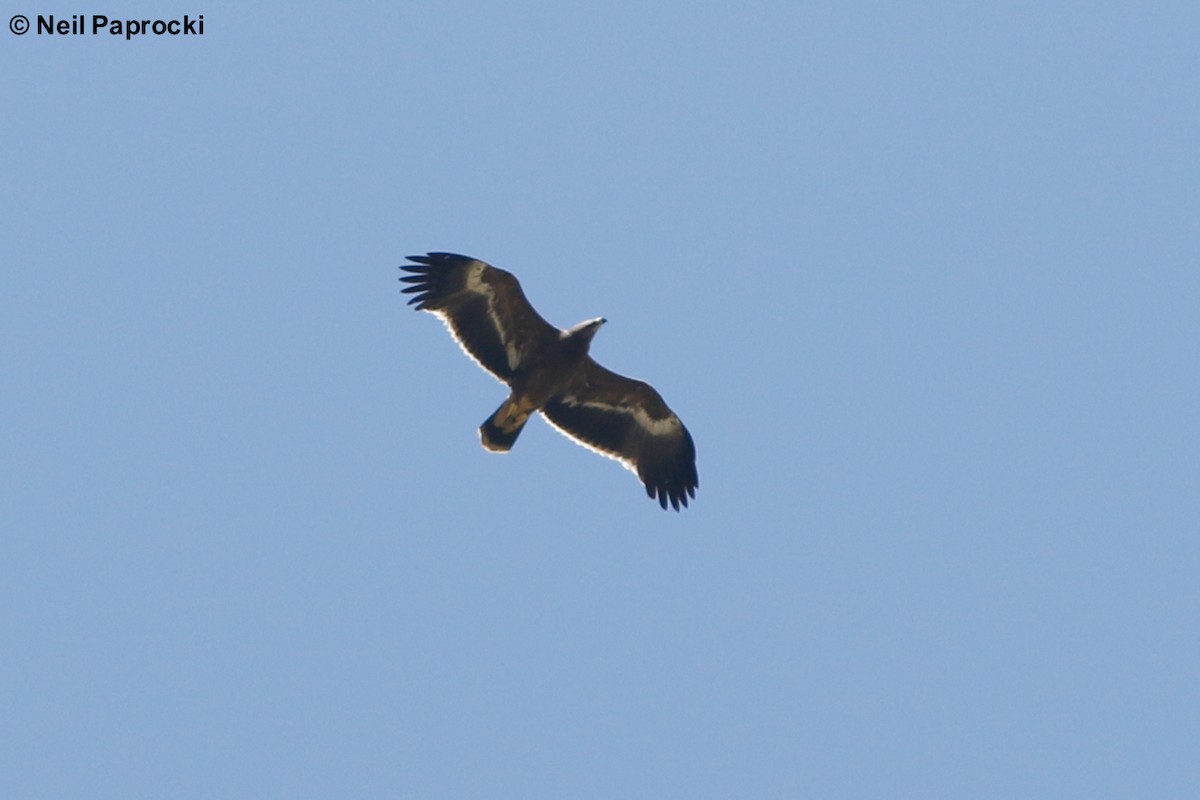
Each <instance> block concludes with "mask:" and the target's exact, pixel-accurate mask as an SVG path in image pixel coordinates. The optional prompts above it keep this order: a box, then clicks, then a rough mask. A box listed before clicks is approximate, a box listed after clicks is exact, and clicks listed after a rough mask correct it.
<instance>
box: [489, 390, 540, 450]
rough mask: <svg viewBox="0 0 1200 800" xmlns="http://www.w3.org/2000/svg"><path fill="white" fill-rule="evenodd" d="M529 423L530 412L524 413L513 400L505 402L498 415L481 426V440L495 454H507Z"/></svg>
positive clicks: (491, 417) (498, 409)
mask: <svg viewBox="0 0 1200 800" xmlns="http://www.w3.org/2000/svg"><path fill="white" fill-rule="evenodd" d="M528 421H529V412H528V411H522V410H521V407H520V406H518V405H517V404H516V403H514V402H513V401H512V400H511V399H509V400H505V401H504V402H503V403H501V404H500V407H499V408H497V409H496V413H495V414H492V415H491V416H490V417H488V418H487V422H485V423H483V424H482V425H480V426H479V440H480V441H481V442H483V446H484V447H486V448H487V449H488V450H491V451H492V452H493V453H507V452H508V451H509V450H511V449H512V446H513V444H515V443H516V441H517V437H518V436H520V435H521V429H522V428H524V427H525V423H526V422H528Z"/></svg>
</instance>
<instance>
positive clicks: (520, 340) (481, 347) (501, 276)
mask: <svg viewBox="0 0 1200 800" xmlns="http://www.w3.org/2000/svg"><path fill="white" fill-rule="evenodd" d="M408 260H409V261H412V262H414V263H413V264H410V265H407V266H404V267H401V269H403V270H404V271H405V272H410V273H412V274H411V275H409V276H406V277H403V278H401V279H400V280H401V281H403V282H404V283H409V284H412V285H411V286H408V287H406V288H405V289H403V292H404V293H405V294H412V295H415V296H414V297H412V298H411V299H410V300H409V301H408V303H409V305H415V306H416V307H417V310H418V311H428V312H430V313H432V314H436V315H437V316H438V317H439V318H440V319H441V320H442V322H444V323H446V327H447V328H449V329H450V334H451V335H452V336H453V337H454V340H455V341H456V342H458V344H459V346H460V347H462V349H463V350H464V351H465V352H466V354H467V355H469V356H470V357H471V358H473V359H474V360H475V362H476V363H478V364H479V366H481V367H483V368H484V369H486V370H487V371H488V372H490V373H492V374H493V375H495V376H496V377H497V378H498V379H500V380H501V381H503V382H504V383H509V382H510V381H511V380H512V377H513V374H514V373H515V372H516V371H517V370H518V369H520V368H521V365H522V364H523V363H524V362H525V359H526V358H528V357H529V356H530V355H531V354H535V353H537V352H538V351H539V350H540V349H541V348H542V347H545V346H546V345H547V344H548V343H551V342H556V341H557V340H558V333H559V331H558V328H555V327H554V326H553V325H551V324H550V323H549V322H546V320H544V319H542V316H541V315H540V314H538V312H537V311H536V310H535V309H534V307H533V306H532V305H530V304H529V301H528V300H526V299H525V293H524V292H523V291H521V284H520V283H518V282H517V279H516V277H514V276H513V274H512V273H510V272H505V271H504V270H502V269H499V268H498V267H493V266H492V265H491V264H486V263H484V262H483V261H480V260H479V259H477V258H471V257H470V256H461V255H458V254H457V253H430V254H428V255H424V256H409V257H408Z"/></svg>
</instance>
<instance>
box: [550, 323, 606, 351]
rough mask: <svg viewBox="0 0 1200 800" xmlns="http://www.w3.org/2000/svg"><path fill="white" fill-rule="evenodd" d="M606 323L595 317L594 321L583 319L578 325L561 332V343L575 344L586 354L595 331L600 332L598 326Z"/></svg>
mask: <svg viewBox="0 0 1200 800" xmlns="http://www.w3.org/2000/svg"><path fill="white" fill-rule="evenodd" d="M606 322H608V320H606V319H605V318H604V317H596V318H595V319H585V320H584V321H583V322H581V323H579V324H578V325H573V326H571V327H570V328H567V329H566V330H565V331H563V332H562V334H561V336H562V340H563V342H569V343H571V344H577V345H580V346H582V348H583V350H584V352H587V349H588V346H589V345H591V343H592V337H593V336H595V335H596V331H598V330H600V326H601V325H603V324H604V323H606Z"/></svg>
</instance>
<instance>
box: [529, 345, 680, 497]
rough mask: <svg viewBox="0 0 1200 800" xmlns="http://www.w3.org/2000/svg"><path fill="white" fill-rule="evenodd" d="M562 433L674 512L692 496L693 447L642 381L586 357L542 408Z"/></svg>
mask: <svg viewBox="0 0 1200 800" xmlns="http://www.w3.org/2000/svg"><path fill="white" fill-rule="evenodd" d="M541 411H542V415H543V416H544V417H545V418H546V420H547V421H548V422H549V423H550V424H551V425H553V426H554V427H555V428H557V429H558V430H559V431H560V432H561V433H563V434H565V435H566V436H568V437H570V438H571V439H573V440H575V441H576V442H577V443H579V444H581V445H583V446H584V447H586V448H588V449H589V450H593V451H595V452H597V453H599V454H600V455H603V456H608V457H609V458H613V459H616V460H617V461H620V462H621V463H622V464H624V465H625V467H626V468H628V469H629V470H631V471H632V472H634V473H636V474H637V476H638V477H639V478H641V480H642V483H643V484H645V486H646V494H647V495H649V496H650V497H651V498H657V499H658V502H659V505H661V506H662V507H663V508H666V507H667V504H668V503H670V504H671V506H672V507H673V508H674V509H675V510H676V511H678V510H679V507H680V506H686V505H687V504H688V498H689V497H695V496H696V489H697V487H699V486H700V477H699V475H698V474H697V472H696V445H695V444H694V443H693V442H692V435H691V434H690V433H688V429H687V428H685V427H684V425H683V422H682V421H681V420H680V419H679V417H678V416H676V414H675V412H674V411H672V410H671V409H670V408H668V407H667V404H666V403H665V402H663V399H662V395H660V394H659V393H658V392H657V391H655V389H654V387H653V386H651V385H650V384H648V383H646V382H645V381H639V380H634V379H633V378H626V377H625V376H624V375H618V374H617V373H615V372H612V371H611V370H607V369H605V368H604V367H602V366H600V365H599V364H597V363H596V362H595V361H594V360H592V358H591V356H588V357H587V358H585V359H584V363H583V369H581V370H580V373H579V376H578V377H577V378H576V380H575V382H574V383H573V384H572V385H571V386H570V387H569V388H568V389H567V390H566V391H565V392H563V393H562V394H560V395H559V396H557V397H554V398H551V399H550V401H549V402H547V403H546V405H544V406H543V407H542V409H541Z"/></svg>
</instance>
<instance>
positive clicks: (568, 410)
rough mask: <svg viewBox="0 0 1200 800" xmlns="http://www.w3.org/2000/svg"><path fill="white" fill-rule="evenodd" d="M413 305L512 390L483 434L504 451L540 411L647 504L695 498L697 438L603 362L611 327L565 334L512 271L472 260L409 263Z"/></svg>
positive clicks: (597, 322)
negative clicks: (621, 474)
mask: <svg viewBox="0 0 1200 800" xmlns="http://www.w3.org/2000/svg"><path fill="white" fill-rule="evenodd" d="M408 260H409V261H411V262H412V263H411V264H406V265H404V266H402V267H401V269H402V270H404V271H405V272H409V273H412V274H411V275H407V276H405V277H402V278H401V279H400V280H401V281H403V282H404V283H409V284H412V285H411V286H407V287H405V288H404V289H403V292H404V293H405V294H412V295H414V296H413V297H412V298H411V299H410V300H409V301H408V304H409V305H415V306H416V308H417V310H418V311H428V312H430V313H432V314H434V315H436V316H437V317H439V318H440V319H441V320H442V322H444V323H445V324H446V327H447V328H449V330H450V334H451V335H452V336H453V337H454V339H455V341H457V342H458V344H459V346H460V347H462V349H463V351H464V352H465V353H466V354H467V355H468V356H470V357H471V358H472V359H474V361H475V362H476V363H477V364H479V366H481V367H482V368H483V369H485V370H486V371H488V372H490V373H491V374H492V375H493V376H495V377H496V378H497V379H498V380H499V381H500V382H501V383H504V384H505V385H507V386H508V387H509V389H510V390H511V392H510V394H509V396H508V399H506V400H505V401H504V402H503V403H501V404H500V407H499V408H498V409H496V412H495V413H494V414H492V415H491V416H489V417H488V418H487V420H486V421H485V422H484V423H483V425H481V426H480V427H479V438H480V441H481V442H482V443H483V446H484V447H485V448H487V449H488V450H490V451H492V452H496V453H506V452H508V451H509V450H510V449H511V448H512V446H513V444H514V443H515V442H516V441H517V437H518V436H520V435H521V430H522V429H523V428H524V427H525V423H526V422H527V421H528V420H529V417H530V415H532V414H533V413H534V412H540V413H541V415H542V416H543V417H544V418H545V419H546V421H547V422H549V423H550V424H551V425H552V426H553V427H554V428H556V429H557V430H558V431H560V432H561V433H563V434H565V435H566V436H567V437H568V438H570V439H572V440H573V441H575V442H577V443H578V444H581V445H583V446H584V447H586V448H588V449H589V450H593V451H595V452H597V453H600V454H601V455H604V456H607V457H609V458H613V459H616V460H617V461H619V462H621V463H622V464H624V465H625V467H626V468H628V469H629V470H631V471H632V472H634V473H635V474H636V475H637V476H638V478H640V479H641V481H642V483H644V484H645V486H646V494H647V495H649V496H650V498H651V499H654V498H658V502H659V505H661V506H662V507H663V509H666V507H667V504H668V503H669V504H670V505H671V507H672V508H674V509H675V510H676V511H679V507H680V506H685V507H686V506H687V504H688V498H689V497H692V498H694V497H695V496H696V489H697V487H699V485H700V479H699V477H698V475H697V473H696V446H695V444H694V443H693V442H692V435H691V434H690V433H688V429H687V428H685V427H684V425H683V422H681V421H680V419H679V417H678V416H676V415H675V412H673V411H672V410H671V409H670V408H668V407H667V404H666V403H665V402H663V399H662V396H661V395H659V393H658V392H657V391H655V389H654V387H653V386H651V385H650V384H648V383H645V382H643V381H639V380H634V379H633V378H626V377H625V376H624V375H618V374H617V373H615V372H612V371H610V370H607V369H605V368H604V367H602V366H600V365H599V364H597V363H596V362H595V361H594V360H593V359H592V357H591V356H590V355H588V349H589V348H590V346H591V343H592V337H594V336H595V335H596V332H597V331H598V330H600V326H601V325H603V324H604V323H605V322H607V320H605V319H604V318H603V317H597V318H595V319H589V320H585V321H583V322H581V323H579V324H578V325H576V326H574V327H572V328H567V329H566V330H560V329H559V328H556V327H554V326H553V325H551V324H550V323H549V322H547V321H546V320H544V319H542V316H541V315H540V314H538V312H537V311H535V310H534V308H533V306H532V305H530V304H529V301H528V300H526V299H525V293H524V292H523V291H521V284H520V283H518V282H517V279H516V277H514V276H513V275H512V273H509V272H505V271H504V270H502V269H499V268H497V267H493V266H491V265H490V264H486V263H484V262H483V261H480V260H478V259H475V258H471V257H470V256H464V255H458V254H456V253H429V254H427V255H423V256H408Z"/></svg>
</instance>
